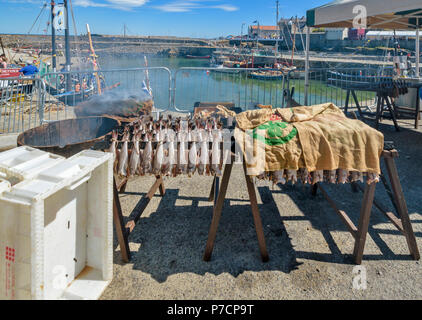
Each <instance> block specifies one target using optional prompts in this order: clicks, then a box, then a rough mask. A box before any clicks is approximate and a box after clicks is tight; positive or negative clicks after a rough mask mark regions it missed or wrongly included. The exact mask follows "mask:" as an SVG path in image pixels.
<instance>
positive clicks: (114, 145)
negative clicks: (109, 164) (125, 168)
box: [108, 130, 119, 172]
mask: <svg viewBox="0 0 422 320" xmlns="http://www.w3.org/2000/svg"><path fill="white" fill-rule="evenodd" d="M118 139H119V135H118V133H117V131H116V130H113V132H112V133H111V145H110V149H109V150H108V152H110V153H112V154H113V172H117V169H118V165H119V150H118V149H117V144H118V142H119V141H118Z"/></svg>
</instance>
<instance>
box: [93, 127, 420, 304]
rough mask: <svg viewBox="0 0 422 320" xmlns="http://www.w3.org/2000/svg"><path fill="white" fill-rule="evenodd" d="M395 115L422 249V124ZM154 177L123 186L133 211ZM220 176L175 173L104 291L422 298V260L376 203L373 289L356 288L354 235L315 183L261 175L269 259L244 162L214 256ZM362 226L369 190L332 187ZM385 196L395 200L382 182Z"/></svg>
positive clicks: (388, 136)
mask: <svg viewBox="0 0 422 320" xmlns="http://www.w3.org/2000/svg"><path fill="white" fill-rule="evenodd" d="M400 124H401V125H402V126H403V127H404V129H403V130H402V132H398V133H396V132H395V131H394V127H392V126H391V124H390V123H389V122H387V121H385V122H384V124H383V125H382V126H381V131H382V132H384V134H385V140H392V141H394V142H395V144H396V148H397V149H398V151H399V153H400V157H399V158H398V159H397V162H396V163H397V166H398V170H399V174H400V179H401V182H402V187H403V190H404V194H405V197H406V200H407V205H408V209H409V214H410V218H411V221H412V225H413V228H414V231H415V234H416V237H417V242H418V246H419V248H420V249H422V196H421V194H422V183H421V179H422V169H421V168H422V128H421V127H420V129H419V130H418V131H416V130H414V129H412V125H411V122H410V121H401V122H400ZM152 183H153V179H152V178H151V177H142V178H138V179H135V180H133V181H131V182H130V183H129V184H128V187H127V190H126V194H122V195H120V199H121V203H122V209H123V211H124V215H125V216H129V214H130V212H131V211H132V209H133V208H134V206H135V205H136V203H137V202H138V201H139V200H140V198H141V196H142V195H145V193H146V192H147V191H148V189H149V188H150V186H151V185H152ZM211 183H212V177H201V176H197V175H196V176H195V177H194V178H187V177H177V178H172V179H166V180H165V186H166V190H167V193H166V195H165V197H164V198H161V197H160V196H159V195H158V193H157V195H156V196H155V197H154V198H153V199H152V201H151V202H150V205H149V206H148V208H147V209H146V210H145V212H144V214H143V216H142V218H141V219H140V221H139V222H138V224H137V225H136V228H135V230H134V232H133V233H132V234H131V235H130V238H129V241H130V248H131V252H132V259H131V261H130V263H128V264H122V263H121V256H120V249H119V246H118V243H117V240H115V243H114V244H115V253H114V263H115V265H114V279H113V281H112V282H111V284H110V286H109V287H108V288H107V289H106V290H105V292H104V294H103V295H102V297H101V298H102V299H422V281H421V279H422V266H421V262H420V261H414V260H412V258H411V257H410V255H409V251H408V248H407V245H406V240H405V238H404V236H403V235H401V234H400V232H399V231H398V230H397V229H395V228H394V226H393V225H392V224H391V223H390V222H389V220H387V218H385V216H384V215H382V214H381V213H380V212H379V211H378V210H377V209H376V208H373V210H372V215H371V221H370V227H369V235H368V237H367V241H366V246H365V251H364V257H363V263H362V266H364V267H365V268H366V272H367V288H366V289H363V290H358V289H353V285H352V283H353V278H354V277H355V276H356V274H354V273H353V268H354V267H355V264H354V262H353V259H352V256H351V253H352V252H353V244H354V242H353V238H352V236H351V235H350V234H349V233H348V232H347V230H346V228H345V226H344V225H343V224H342V222H341V220H340V219H339V218H338V217H337V215H336V214H335V213H334V211H333V210H332V208H331V207H330V206H329V204H328V203H327V202H326V201H325V200H324V199H323V197H322V195H321V194H320V193H319V194H318V195H317V197H316V198H312V197H311V196H310V188H309V186H302V185H296V186H291V185H288V186H272V185H271V183H267V182H258V183H257V189H258V198H259V201H258V202H259V209H260V212H261V218H262V221H263V225H264V232H265V238H266V243H267V247H268V251H269V255H270V261H269V262H267V263H262V262H261V259H260V254H259V249H258V243H257V239H256V234H255V229H254V224H253V219H252V214H251V210H250V207H249V205H248V194H247V191H246V183H245V179H244V176H243V175H242V168H241V166H235V167H234V169H233V173H232V177H231V180H230V184H229V188H228V192H227V200H226V202H225V204H224V209H223V215H222V218H221V221H220V227H219V229H218V233H217V239H216V243H215V247H214V252H213V256H212V260H211V261H210V262H204V261H203V260H202V256H203V252H204V249H205V244H206V240H207V235H208V228H209V226H210V222H211V216H212V206H211V204H210V203H209V202H207V197H208V194H209V191H210V188H211ZM326 190H327V191H328V192H329V193H330V195H331V196H332V197H333V199H335V200H336V201H337V202H338V204H339V206H340V209H344V210H345V211H347V212H348V213H349V215H350V217H351V219H352V220H353V221H354V223H355V224H356V225H357V221H358V215H359V209H360V201H361V198H362V194H361V193H358V194H354V193H352V192H351V190H350V186H348V185H344V186H342V185H341V186H328V185H327V186H326ZM376 198H377V199H378V200H379V201H382V202H384V204H385V205H386V206H387V207H389V208H390V209H392V205H391V202H390V201H389V198H388V197H387V195H386V193H385V189H384V188H383V186H382V185H381V184H379V185H378V187H377V191H376Z"/></svg>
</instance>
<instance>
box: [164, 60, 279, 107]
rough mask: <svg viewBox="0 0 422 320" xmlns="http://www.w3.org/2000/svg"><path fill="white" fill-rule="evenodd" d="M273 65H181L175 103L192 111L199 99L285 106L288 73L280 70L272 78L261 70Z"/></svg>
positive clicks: (242, 105) (239, 104)
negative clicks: (248, 66)
mask: <svg viewBox="0 0 422 320" xmlns="http://www.w3.org/2000/svg"><path fill="white" fill-rule="evenodd" d="M264 70H265V71H276V70H273V69H256V68H255V69H252V68H248V69H244V68H193V67H192V68H189V67H187V68H180V69H178V70H176V71H175V73H174V85H173V99H172V107H173V109H174V110H176V111H178V112H192V110H193V106H194V104H195V103H196V102H200V101H201V102H211V101H214V102H216V101H218V102H232V103H234V104H235V106H236V107H240V108H242V109H250V108H253V107H254V106H255V105H256V104H257V103H260V104H271V105H273V106H274V107H283V106H284V99H283V89H284V85H285V77H286V75H285V74H284V73H283V74H277V75H274V77H273V79H272V80H271V81H269V80H268V79H266V80H264V79H265V78H266V77H265V75H262V76H260V74H259V73H257V72H258V71H264Z"/></svg>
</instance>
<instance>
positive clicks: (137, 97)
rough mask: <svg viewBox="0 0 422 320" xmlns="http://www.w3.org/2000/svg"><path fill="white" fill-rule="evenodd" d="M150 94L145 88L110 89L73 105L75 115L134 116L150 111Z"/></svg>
mask: <svg viewBox="0 0 422 320" xmlns="http://www.w3.org/2000/svg"><path fill="white" fill-rule="evenodd" d="M153 105H154V102H153V98H152V96H151V95H150V94H149V93H148V92H147V91H146V90H137V91H130V90H116V89H115V90H112V91H106V92H105V93H103V94H101V95H94V96H91V97H90V98H89V99H88V100H86V101H84V102H82V103H80V104H79V105H78V106H76V107H75V113H76V116H77V117H88V116H101V115H111V116H118V117H125V118H134V117H138V116H140V115H142V114H148V113H150V112H151V110H152V107H153Z"/></svg>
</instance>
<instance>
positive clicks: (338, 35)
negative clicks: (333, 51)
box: [325, 28, 349, 40]
mask: <svg viewBox="0 0 422 320" xmlns="http://www.w3.org/2000/svg"><path fill="white" fill-rule="evenodd" d="M348 31H349V29H348V28H326V29H325V39H326V40H344V39H346V38H347V36H348Z"/></svg>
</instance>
